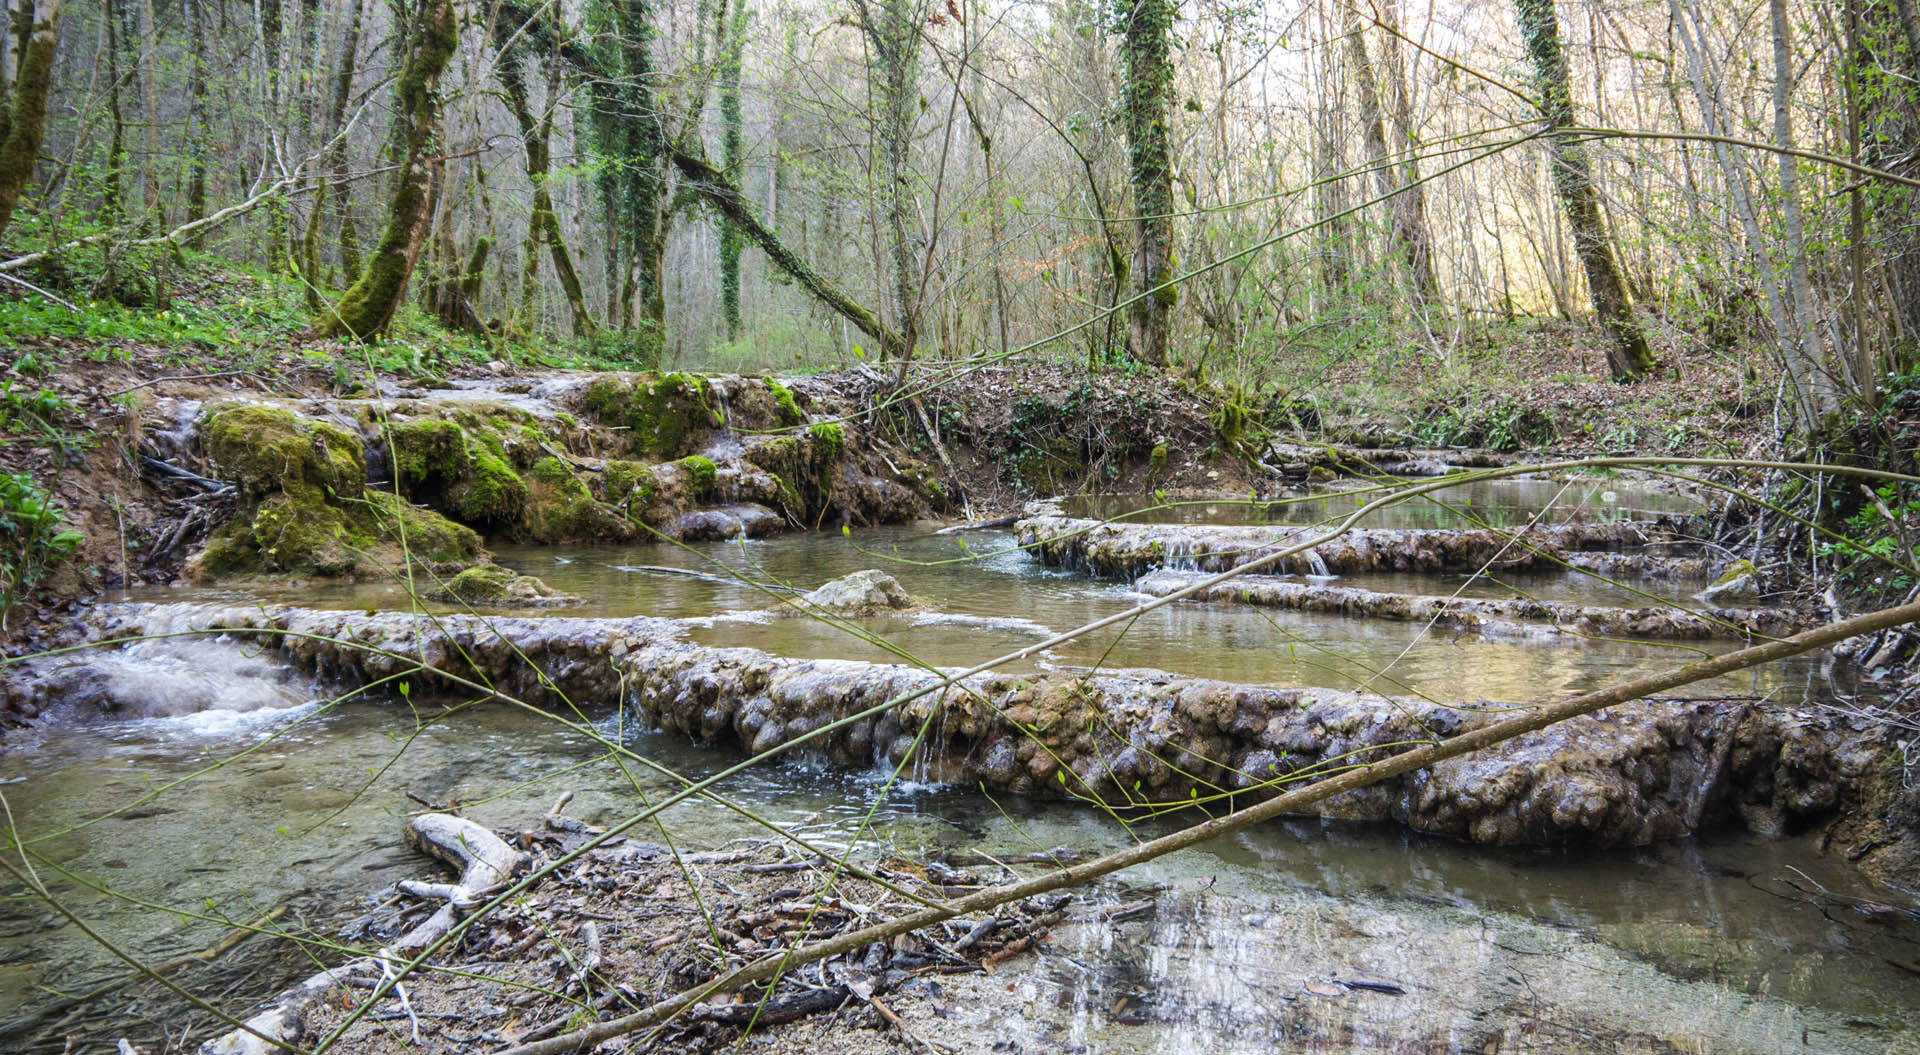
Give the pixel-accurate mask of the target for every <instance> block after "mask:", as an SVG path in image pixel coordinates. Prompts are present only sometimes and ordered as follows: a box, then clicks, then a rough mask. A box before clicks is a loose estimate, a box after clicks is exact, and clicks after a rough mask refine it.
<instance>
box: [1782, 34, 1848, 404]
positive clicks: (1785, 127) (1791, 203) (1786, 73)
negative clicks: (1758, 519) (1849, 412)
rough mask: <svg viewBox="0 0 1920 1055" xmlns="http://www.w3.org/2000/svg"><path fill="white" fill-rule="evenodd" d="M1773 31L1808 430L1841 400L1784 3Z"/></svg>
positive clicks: (1785, 227) (1791, 294)
mask: <svg viewBox="0 0 1920 1055" xmlns="http://www.w3.org/2000/svg"><path fill="white" fill-rule="evenodd" d="M1767 13H1768V16H1769V20H1770V21H1771V22H1772V28H1773V138H1774V140H1775V145H1777V146H1779V147H1781V148H1783V151H1782V153H1780V154H1779V155H1778V157H1777V160H1778V162H1779V172H1780V217H1781V224H1780V225H1781V228H1782V232H1781V233H1782V234H1783V235H1784V236H1785V237H1786V240H1787V294H1788V299H1787V303H1788V304H1789V305H1790V306H1791V308H1792V316H1793V328H1794V332H1793V338H1794V341H1795V346H1796V348H1797V350H1798V353H1799V358H1800V363H1799V367H1798V369H1796V370H1795V371H1794V374H1795V378H1796V380H1797V381H1798V382H1799V383H1800V384H1802V385H1804V386H1805V392H1804V393H1803V394H1802V396H1801V398H1802V399H1803V400H1805V401H1806V403H1807V410H1808V414H1809V424H1810V425H1813V426H1814V428H1815V429H1820V424H1818V423H1824V422H1825V420H1826V419H1827V418H1828V417H1829V416H1831V415H1832V414H1834V413H1835V412H1837V411H1838V410H1839V409H1840V396H1839V393H1838V391H1837V389H1836V386H1835V385H1834V383H1833V376H1832V374H1831V373H1830V372H1829V369H1830V368H1829V366H1828V364H1827V362H1826V356H1825V355H1824V354H1823V353H1822V350H1821V342H1820V337H1819V335H1818V332H1817V328H1816V327H1817V323H1816V319H1817V318H1818V317H1819V308H1818V307H1817V306H1816V304H1815V303H1814V293H1813V279H1812V278H1811V276H1809V275H1808V274H1807V235H1806V224H1805V222H1804V221H1803V220H1802V219H1801V215H1800V161H1799V159H1798V158H1795V157H1793V156H1792V155H1790V154H1787V153H1785V152H1784V151H1786V150H1792V149H1793V36H1792V30H1791V28H1790V27H1789V26H1788V24H1787V7H1786V4H1785V2H1784V0H1768V3H1767Z"/></svg>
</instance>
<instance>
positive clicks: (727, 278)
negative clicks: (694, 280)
mask: <svg viewBox="0 0 1920 1055" xmlns="http://www.w3.org/2000/svg"><path fill="white" fill-rule="evenodd" d="M749 17H750V16H749V11H748V9H747V3H746V0H734V6H733V17H732V19H731V20H730V24H729V25H728V27H727V30H726V39H725V40H724V41H723V42H722V44H721V46H720V48H719V49H718V50H719V53H720V54H719V59H720V164H721V167H722V168H723V169H724V170H725V172H726V174H727V177H728V178H729V179H731V180H733V181H734V182H735V183H736V184H737V183H738V182H739V180H740V175H741V172H740V167H741V165H742V164H743V163H744V162H745V160H746V158H745V156H744V152H743V149H744V147H743V140H742V135H741V133H742V127H741V126H742V123H743V122H742V117H741V113H740V67H741V60H742V55H743V52H744V51H745V48H746V42H747V21H748V18H749ZM745 246H746V239H745V237H744V236H743V235H742V233H741V231H740V225H739V224H736V223H734V222H733V221H732V220H729V219H727V218H726V217H725V216H724V215H723V216H722V217H721V220H720V251H719V257H720V317H721V320H722V321H723V322H724V323H725V324H726V327H727V340H728V341H737V340H739V339H740V251H741V249H743V248H745Z"/></svg>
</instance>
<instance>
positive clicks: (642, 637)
mask: <svg viewBox="0 0 1920 1055" xmlns="http://www.w3.org/2000/svg"><path fill="white" fill-rule="evenodd" d="M91 618H92V625H93V629H94V632H95V633H96V634H97V635H99V636H100V637H103V638H104V637H109V636H113V637H118V636H124V635H130V634H152V633H179V632H181V631H185V630H190V629H199V630H220V631H224V632H227V633H230V634H234V635H236V636H240V637H248V638H253V639H256V640H260V641H262V642H266V643H271V644H272V645H273V646H274V647H275V648H277V649H279V650H281V651H283V652H284V653H285V654H286V655H287V656H288V657H290V658H291V660H292V661H293V662H294V664H295V665H296V666H298V667H300V668H302V669H303V670H305V671H309V672H313V673H316V674H318V675H320V676H322V677H324V678H326V679H329V680H331V681H336V682H339V683H342V684H348V685H351V684H356V683H362V682H366V681H371V680H373V679H376V678H381V677H386V676H389V675H395V674H403V673H405V672H406V671H407V670H408V669H409V668H411V667H412V666H413V664H414V663H416V662H420V663H424V664H425V665H426V666H428V667H430V668H433V669H437V670H444V671H449V672H453V673H457V674H462V675H463V676H465V677H468V678H476V677H477V676H480V675H484V677H485V678H486V680H487V681H488V682H489V683H491V684H493V685H495V686H497V687H498V690H499V691H501V692H504V693H508V694H512V695H514V696H516V697H518V698H521V699H525V700H527V701H529V702H533V703H537V704H541V705H548V706H551V705H554V704H557V703H558V702H559V698H558V696H557V695H556V693H564V694H565V695H566V696H567V697H569V698H571V699H572V700H573V701H575V702H577V703H579V704H580V705H582V706H584V707H587V708H601V709H607V710H610V709H612V707H613V706H614V705H615V702H616V700H618V699H619V698H620V697H621V696H622V694H624V696H625V698H626V704H627V707H628V708H629V709H630V710H631V711H634V712H636V713H638V714H640V715H642V716H644V717H645V718H646V719H647V720H649V721H650V722H652V723H653V724H655V725H656V726H658V727H660V728H662V729H665V730H669V731H674V732H680V733H684V734H686V735H688V736H690V737H692V738H694V739H696V740H699V741H704V742H716V743H723V744H732V745H735V746H738V747H741V748H744V749H746V750H749V751H754V752H759V751H766V750H769V749H772V748H775V747H778V746H781V745H783V744H788V743H790V742H791V741H793V740H795V739H796V738H798V737H800V736H803V735H805V734H807V733H810V732H813V731H815V730H819V729H821V728H822V727H824V726H826V725H828V724H830V723H832V722H834V721H836V720H839V719H842V718H846V717H848V716H851V715H854V714H858V713H861V712H864V711H866V710H868V709H870V708H876V707H879V706H880V705H883V704H886V703H887V702H888V701H890V700H896V699H899V698H901V697H904V696H907V695H909V694H911V693H914V692H916V691H920V690H924V689H927V688H929V687H930V686H933V685H935V684H936V683H937V682H938V681H939V677H938V676H937V675H935V674H932V673H930V672H927V671H925V670H921V669H917V668H911V667H906V666H892V665H879V664H870V663H862V662H855V661H846V660H811V659H791V658H784V657H778V656H773V655H769V654H767V653H764V652H760V651H757V650H753V649H745V648H710V647H704V646H699V645H694V644H692V643H689V642H688V641H686V640H685V639H684V638H683V637H682V636H681V632H680V629H681V628H680V627H679V626H678V625H677V624H675V623H672V622H670V621H666V620H659V619H651V618H634V619H619V620H613V619H577V618H562V617H551V618H506V619H482V618H479V617H474V616H447V617H442V618H440V619H438V620H429V619H427V618H425V617H416V616H411V615H407V614H404V613H381V614H373V615H368V614H366V613H361V612H344V611H321V610H313V609H300V608H262V607H225V606H219V605H207V604H170V605H146V604H122V605H111V606H103V607H102V608H100V609H97V610H96V611H95V612H94V613H93V615H92V617H91ZM376 650H377V651H376ZM523 657H524V658H523ZM529 661H531V662H530V663H529ZM425 680H426V679H424V678H419V679H416V686H415V693H416V697H417V695H418V693H419V692H420V689H421V686H420V685H419V684H418V682H420V681H425ZM1511 713H1512V708H1511V707H1503V706H1498V705H1489V704H1482V703H1469V702H1462V703H1458V704H1453V705H1439V704H1434V703H1429V702H1426V701H1422V700H1416V699H1403V698H1389V697H1383V696H1378V695H1372V694H1356V693H1351V692H1342V691H1335V690H1331V689H1283V688H1272V687H1266V686H1258V685H1239V684H1232V683H1228V682H1222V681H1213V680H1208V679H1201V678H1187V677H1179V676H1175V675H1171V674H1164V673H1159V672H1154V671H1125V672H1117V673H1106V674H1096V675H1078V674H1070V673H1052V674H1046V675H1037V676H1006V675H981V676H975V677H971V678H968V679H966V680H965V681H964V682H962V683H961V684H960V685H959V686H956V687H953V688H949V689H947V690H945V691H944V693H942V692H939V691H935V692H932V693H929V694H927V695H922V696H920V697H918V698H916V699H912V700H907V701H904V702H899V703H895V704H893V705H892V706H890V707H881V708H880V709H879V710H878V712H877V713H875V714H873V715H870V716H867V717H863V718H860V719H858V720H856V721H852V722H850V723H849V724H847V725H846V726H844V727H841V728H838V729H836V730H834V731H833V732H832V733H830V734H826V735H824V736H823V737H821V738H820V739H818V740H815V741H813V742H811V743H810V744H808V745H807V746H806V748H805V750H807V751H811V752H815V753H817V754H818V755H820V756H822V757H824V758H826V759H827V760H829V761H831V762H833V763H836V764H840V765H845V766H853V767H868V766H873V765H876V764H892V763H898V762H900V761H902V760H903V759H906V757H907V754H908V752H909V751H910V750H913V741H914V738H915V735H916V734H917V733H918V732H919V730H920V727H921V726H922V725H923V724H925V725H926V737H925V740H924V742H923V744H922V745H921V747H920V748H919V754H918V755H917V756H916V757H915V758H914V759H912V760H911V761H910V762H909V767H910V771H911V772H912V773H913V774H914V775H915V776H916V777H917V778H919V779H925V780H939V781H950V782H955V783H959V784H963V785H976V786H982V787H984V788H986V789H987V790H988V791H992V792H997V793H1015V794H1028V795H1041V796H1049V797H1067V796H1073V797H1081V798H1087V797H1096V796H1097V797H1098V798H1100V799H1102V800H1104V801H1106V802H1108V803H1112V804H1115V805H1119V806H1148V805H1156V804H1167V803H1181V802H1185V801H1187V800H1189V798H1190V797H1195V796H1198V797H1206V796H1209V795H1217V794H1224V793H1233V794H1234V795H1236V796H1237V797H1240V798H1241V799H1243V800H1244V799H1245V798H1248V797H1261V796H1264V795H1267V794H1269V793H1271V791H1272V790H1273V789H1274V788H1275V787H1281V786H1284V785H1285V784H1286V783H1287V782H1289V781H1294V780H1299V779H1303V778H1304V777H1306V776H1309V775H1312V774H1317V773H1325V772H1329V771H1332V770H1335V769H1337V768H1339V767H1343V766H1349V765H1353V764H1357V763H1361V762H1365V761H1367V760H1369V759H1373V758H1379V757H1384V755H1385V754H1387V753H1391V752H1393V751H1396V750H1401V749H1404V748H1405V747H1406V746H1408V745H1410V744H1413V743H1417V742H1421V741H1426V740H1430V739H1432V738H1435V737H1446V736H1450V735H1453V734H1456V733H1459V732H1461V731H1463V730H1467V729H1470V728H1473V727H1475V726H1478V725H1481V724H1484V723H1488V722H1492V721H1496V720H1499V719H1500V718H1501V717H1505V716H1507V715H1509V714H1511ZM1884 754H1885V748H1884V746H1883V745H1882V744H1881V743H1880V742H1879V741H1878V740H1876V739H1874V738H1873V737H1872V736H1871V735H1870V734H1866V733H1854V732H1851V731H1849V730H1848V729H1846V728H1845V727H1844V726H1842V725H1839V724H1836V723H1835V722H1833V721H1830V720H1827V719H1824V718H1821V717H1818V716H1814V717H1809V715H1808V714H1806V713H1801V712H1789V711H1784V710H1778V709H1773V708H1767V707H1762V706H1756V705H1754V704H1752V703H1751V702H1750V701H1746V700H1738V699H1669V698H1662V699H1654V700H1646V701H1639V702H1635V703H1632V704H1629V705H1624V706H1619V707H1614V708H1610V709H1608V710H1607V711H1605V712H1602V713H1599V714H1596V715H1592V716H1588V717H1584V718H1578V719H1574V720H1573V721H1570V722H1567V723H1564V724H1562V725H1560V726H1556V727H1554V728H1552V729H1548V730H1544V731H1541V732H1538V733H1534V734H1531V735H1528V736H1525V737H1521V738H1519V739H1516V740H1514V741H1511V742H1509V743H1507V744H1504V745H1501V746H1499V747H1497V748H1493V749H1489V750H1487V751H1482V752H1479V753H1477V754H1474V755H1469V756H1466V757H1464V758H1461V759H1457V760H1454V761H1450V762H1446V763H1442V764H1440V765H1438V766H1436V767H1434V768H1433V769H1431V770H1429V771H1424V772H1420V773H1416V774H1409V775H1407V776H1405V777H1402V778H1398V779H1395V780H1392V781H1388V782H1385V783H1383V784H1380V785H1376V786H1374V787H1372V788H1367V789H1363V790H1360V791H1357V792H1353V793H1349V794H1346V795H1343V796H1340V797H1338V798H1336V799H1333V800H1330V801H1329V802H1327V803H1325V804H1324V806H1323V808H1322V811H1321V812H1322V813H1324V814H1325V815H1326V816H1329V817H1333V818H1339V819H1344V820H1355V821H1396V822H1399V823H1402V824H1406V825H1408V826H1409V827H1412V828H1414V829H1417V830H1420V831H1423V832H1430V833H1436V834H1442V835H1449V836H1455V837H1458V838H1463V839H1467V840H1471V841H1473V842H1477V843H1486V844H1499V845H1541V844H1549V845H1550V844H1564V843H1577V844H1594V845H1606V846H1620V845H1643V844H1647V843H1650V842H1655V841H1659V840H1664V839H1671V838H1677V837H1681V836H1685V835H1687V834H1689V833H1691V832H1694V831H1697V830H1701V829H1703V828H1708V827H1712V826H1715V825H1719V824H1724V823H1728V822H1738V823H1742V824H1744V825H1745V826H1747V827H1749V828H1752V829H1754V830H1757V831H1762V832H1768V833H1778V832H1782V831H1786V830H1790V829H1791V830H1798V829H1803V828H1805V827H1807V826H1810V825H1813V824H1815V823H1818V822H1821V821H1824V820H1826V819H1829V818H1831V817H1833V816H1834V815H1836V814H1837V813H1839V812H1841V811H1842V810H1843V809H1845V808H1847V806H1848V805H1849V804H1850V803H1854V802H1857V801H1859V800H1860V798H1861V797H1862V794H1861V791H1860V789H1861V788H1862V787H1864V786H1866V785H1868V784H1871V783H1872V781H1873V780H1874V779H1876V774H1878V773H1880V772H1882V771H1883V770H1884V769H1885V767H1884V766H1883V765H1882V764H1881V763H1882V760H1883V757H1884ZM1216 808H1217V807H1216Z"/></svg>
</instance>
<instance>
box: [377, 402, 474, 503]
mask: <svg viewBox="0 0 1920 1055" xmlns="http://www.w3.org/2000/svg"><path fill="white" fill-rule="evenodd" d="M387 437H388V439H389V441H390V442H391V443H392V445H393V479H394V482H395V484H397V485H398V486H400V487H401V488H403V489H406V490H409V491H411V490H412V489H415V488H422V489H427V490H433V491H438V490H441V489H444V488H446V487H447V486H448V485H450V484H452V483H453V482H455V481H457V480H460V479H462V478H464V477H465V476H466V475H467V433H466V430H465V429H462V428H461V427H460V426H458V425H456V424H454V423H453V422H451V421H438V420H433V419H427V420H424V421H405V422H401V423H399V424H396V425H389V426H387Z"/></svg>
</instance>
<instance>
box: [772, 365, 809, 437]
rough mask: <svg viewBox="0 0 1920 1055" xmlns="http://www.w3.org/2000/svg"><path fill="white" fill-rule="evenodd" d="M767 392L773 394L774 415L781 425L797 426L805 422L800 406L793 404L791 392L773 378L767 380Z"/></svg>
mask: <svg viewBox="0 0 1920 1055" xmlns="http://www.w3.org/2000/svg"><path fill="white" fill-rule="evenodd" d="M767 391H768V392H771V393H772V394H773V408H774V413H775V414H776V415H778V416H779V419H780V424H782V425H798V424H800V423H801V422H802V421H805V420H806V416H805V415H804V414H801V413H800V404H798V403H796V402H794V399H793V390H792V389H790V388H788V387H787V386H785V385H783V384H781V383H780V382H779V381H777V380H775V379H774V378H771V377H769V378H767Z"/></svg>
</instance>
